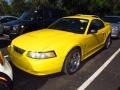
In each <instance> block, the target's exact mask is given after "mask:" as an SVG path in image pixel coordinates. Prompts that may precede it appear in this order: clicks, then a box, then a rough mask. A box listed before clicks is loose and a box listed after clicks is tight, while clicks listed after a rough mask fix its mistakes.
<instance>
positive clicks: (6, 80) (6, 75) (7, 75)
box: [0, 51, 13, 90]
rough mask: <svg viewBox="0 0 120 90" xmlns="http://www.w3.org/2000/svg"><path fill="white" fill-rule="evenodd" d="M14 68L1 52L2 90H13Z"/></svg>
mask: <svg viewBox="0 0 120 90" xmlns="http://www.w3.org/2000/svg"><path fill="white" fill-rule="evenodd" d="M12 81H13V74H12V68H11V65H10V64H9V62H8V61H7V59H6V58H4V57H3V56H2V53H1V51H0V90H12Z"/></svg>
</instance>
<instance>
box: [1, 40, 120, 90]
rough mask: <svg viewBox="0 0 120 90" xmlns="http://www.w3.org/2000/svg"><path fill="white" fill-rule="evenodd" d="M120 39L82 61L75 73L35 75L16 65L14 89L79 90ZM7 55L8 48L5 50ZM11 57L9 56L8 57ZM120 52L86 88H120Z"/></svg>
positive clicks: (112, 51) (113, 51)
mask: <svg viewBox="0 0 120 90" xmlns="http://www.w3.org/2000/svg"><path fill="white" fill-rule="evenodd" d="M119 48H120V39H114V40H113V41H112V45H111V47H110V48H109V49H106V50H103V49H102V50H100V51H99V52H98V53H96V54H94V55H93V56H91V57H90V58H88V59H87V60H85V61H84V62H82V63H81V68H80V69H79V70H78V71H77V72H76V73H75V74H73V75H70V76H68V75H65V74H63V73H57V74H54V75H49V76H34V75H30V74H28V73H25V72H23V71H21V70H19V69H18V68H16V67H15V66H14V65H12V67H13V72H14V82H13V90H77V89H78V88H79V87H80V86H81V85H82V84H83V83H84V82H85V81H86V80H87V79H88V78H89V77H91V76H92V75H93V74H94V73H95V72H96V71H97V70H98V69H99V68H100V67H101V66H102V65H103V64H104V63H105V62H106V61H107V60H108V59H109V58H110V57H111V56H112V55H113V54H114V53H115V52H116V51H117V50H118V49H119ZM2 51H3V53H4V55H5V56H6V55H7V52H6V48H4V49H3V50H2ZM8 59H9V58H8ZM119 68H120V52H119V53H118V54H117V56H116V57H115V58H114V59H113V60H112V61H111V63H110V64H109V65H108V66H107V67H106V68H105V69H104V70H103V71H102V72H101V73H100V75H98V76H97V77H96V78H95V80H94V81H93V82H91V84H89V85H88V86H87V88H86V90H120V69H119Z"/></svg>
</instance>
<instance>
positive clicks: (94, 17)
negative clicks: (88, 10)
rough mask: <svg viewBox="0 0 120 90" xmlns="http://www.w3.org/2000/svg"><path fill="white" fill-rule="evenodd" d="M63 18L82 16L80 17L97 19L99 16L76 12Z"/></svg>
mask: <svg viewBox="0 0 120 90" xmlns="http://www.w3.org/2000/svg"><path fill="white" fill-rule="evenodd" d="M64 18H82V19H88V20H92V19H98V18H99V17H98V16H96V15H84V14H76V15H74V16H67V17H64Z"/></svg>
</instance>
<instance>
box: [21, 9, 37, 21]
mask: <svg viewBox="0 0 120 90" xmlns="http://www.w3.org/2000/svg"><path fill="white" fill-rule="evenodd" d="M36 13H37V12H30V11H28V12H24V13H23V14H22V15H21V16H20V18H19V19H21V20H33V19H35V17H36V15H37V14H36Z"/></svg>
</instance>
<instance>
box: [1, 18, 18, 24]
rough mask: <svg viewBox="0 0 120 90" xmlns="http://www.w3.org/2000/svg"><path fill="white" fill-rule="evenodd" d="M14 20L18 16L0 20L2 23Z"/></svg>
mask: <svg viewBox="0 0 120 90" xmlns="http://www.w3.org/2000/svg"><path fill="white" fill-rule="evenodd" d="M12 20H16V18H13V17H5V18H3V19H1V20H0V22H1V23H6V22H9V21H12Z"/></svg>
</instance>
